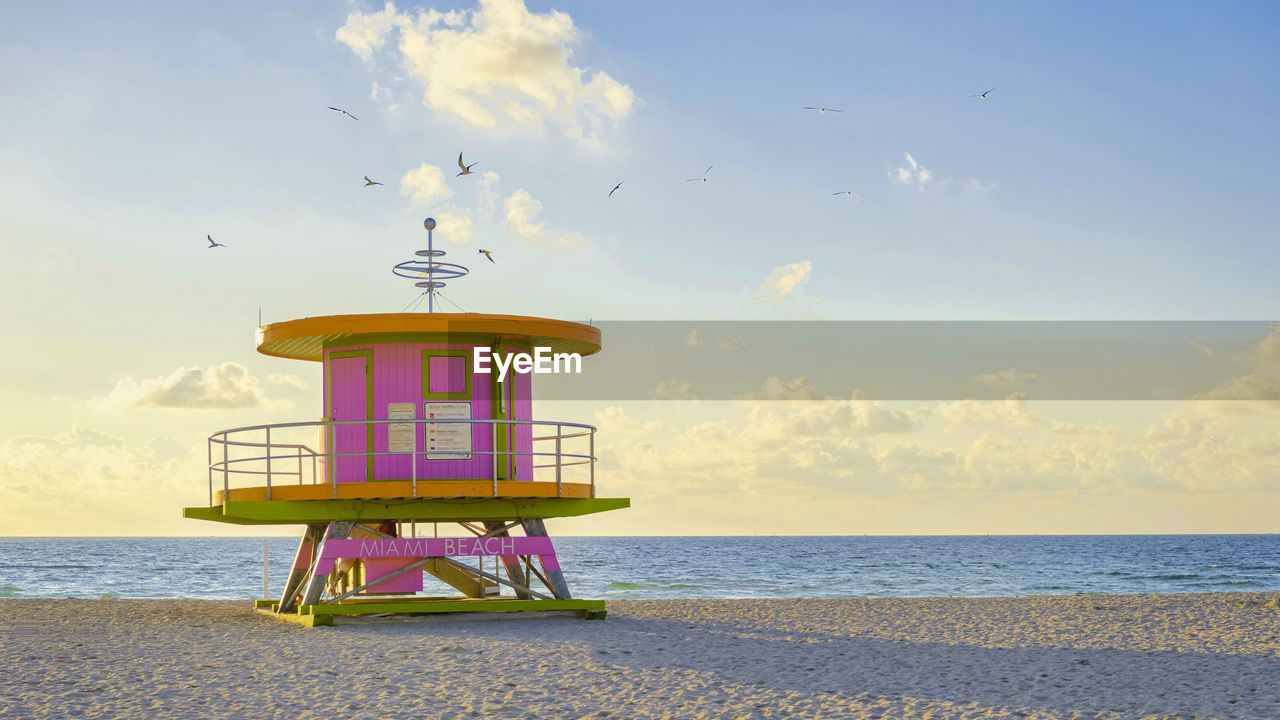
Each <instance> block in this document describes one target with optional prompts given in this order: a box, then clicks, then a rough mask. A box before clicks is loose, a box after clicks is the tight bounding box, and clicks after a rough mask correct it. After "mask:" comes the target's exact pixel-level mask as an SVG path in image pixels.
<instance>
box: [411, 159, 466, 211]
mask: <svg viewBox="0 0 1280 720" xmlns="http://www.w3.org/2000/svg"><path fill="white" fill-rule="evenodd" d="M400 194H401V195H408V196H410V197H412V198H413V199H414V200H416V201H417V202H419V203H421V204H423V205H430V204H431V203H432V202H433V201H435V200H439V199H441V198H447V197H452V196H453V191H452V190H450V189H449V186H448V185H446V184H445V180H444V171H443V170H441V169H440V168H438V167H436V166H435V165H428V164H427V163H422V164H421V165H419V166H418V167H417V168H414V169H413V170H410V171H409V172H407V173H405V174H404V176H403V177H401V178H400Z"/></svg>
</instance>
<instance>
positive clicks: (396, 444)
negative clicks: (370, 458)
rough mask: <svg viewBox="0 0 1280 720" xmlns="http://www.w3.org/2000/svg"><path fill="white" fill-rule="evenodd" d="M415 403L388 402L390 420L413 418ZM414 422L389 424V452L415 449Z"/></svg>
mask: <svg viewBox="0 0 1280 720" xmlns="http://www.w3.org/2000/svg"><path fill="white" fill-rule="evenodd" d="M413 411H414V404H413V403H411V402H407V403H387V419H388V420H413V419H414V415H413ZM413 441H414V432H413V423H397V422H393V423H388V424H387V452H393V453H411V452H413V450H414V447H413V445H414V443H413Z"/></svg>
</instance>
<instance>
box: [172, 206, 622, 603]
mask: <svg viewBox="0 0 1280 720" xmlns="http://www.w3.org/2000/svg"><path fill="white" fill-rule="evenodd" d="M424 224H425V226H426V228H427V249H425V250H419V251H417V253H416V255H417V257H416V258H415V259H413V260H410V261H407V262H403V263H400V264H399V265H397V266H396V267H395V269H394V272H395V274H396V275H398V276H400V277H405V278H409V279H411V280H414V281H415V285H416V286H417V287H418V288H420V289H422V291H423V295H424V296H425V297H426V299H427V312H425V313H415V312H409V313H390V314H370V315H334V316H326V317H312V318H304V319H301V320H289V321H285V322H278V323H270V324H267V325H263V326H261V327H259V328H258V334H257V346H258V352H261V353H263V354H266V355H273V356H276V357H283V358H292V359H296V360H311V361H314V362H320V363H323V365H324V398H323V408H324V411H323V412H324V417H323V418H322V419H320V420H315V421H306V422H294V423H282V424H274V425H257V426H251V427H242V428H234V429H231V430H223V431H220V432H216V433H214V434H212V435H211V436H210V437H209V505H208V507H188V508H184V509H183V516H184V517H188V518H196V519H200V520H211V521H215V522H225V523H234V524H239V525H280V524H298V525H302V526H303V527H304V529H303V531H302V539H301V542H300V543H299V545H298V551H297V554H296V556H295V558H294V562H293V567H292V571H291V572H290V574H289V577H288V580H287V581H286V583H285V586H284V588H283V591H282V593H281V595H280V597H279V599H278V600H277V599H272V600H260V601H257V602H256V604H255V606H256V607H257V608H258V609H259V610H261V611H263V612H268V613H271V614H273V615H275V616H277V617H280V618H283V619H289V620H294V621H297V622H300V623H302V624H304V625H308V626H313V625H329V624H332V623H333V618H334V616H341V615H359V614H370V613H436V612H472V611H489V612H511V611H520V610H568V611H574V612H577V613H579V614H581V615H582V616H583V617H587V618H603V617H604V616H605V605H604V601H603V600H582V599H576V598H573V597H572V596H571V594H570V592H569V587H568V584H567V583H566V582H565V577H564V573H563V572H562V570H561V567H560V564H559V562H558V559H557V557H556V552H555V549H554V547H553V545H552V541H551V538H550V537H549V536H548V534H547V529H546V524H545V522H544V520H545V519H546V518H558V517H569V516H576V515H586V514H590V513H597V512H604V511H607V510H616V509H620V508H625V507H628V506H629V505H630V501H629V500H628V499H627V498H600V497H596V485H595V432H596V429H595V428H594V427H591V426H590V425H586V424H582V423H574V422H564V421H551V420H535V419H534V415H533V377H532V374H531V373H530V372H527V371H526V372H517V370H518V369H520V368H522V367H523V368H525V369H526V370H527V362H523V363H522V362H520V361H519V360H518V359H519V358H520V357H521V356H529V357H533V356H538V355H539V354H542V356H543V357H545V358H546V359H547V360H546V362H548V363H550V364H551V366H552V367H555V366H556V365H557V364H558V363H560V362H562V361H563V363H565V365H566V366H568V365H569V364H570V363H572V362H574V358H575V357H576V358H577V362H578V363H580V362H581V357H584V356H587V355H591V354H593V353H596V352H598V351H599V350H600V331H599V330H598V329H597V328H595V327H593V326H591V325H583V324H580V323H573V322H565V321H562V320H551V319H546V318H537V317H525V316H519V315H487V314H475V313H438V312H435V296H436V295H437V294H438V292H439V290H440V288H442V287H444V286H445V283H446V281H448V280H451V279H455V278H460V277H463V276H465V275H466V274H467V273H468V270H467V268H465V267H463V266H461V265H456V264H453V263H447V262H443V261H442V260H440V258H441V257H443V256H444V254H445V253H444V251H442V250H436V249H435V248H434V247H433V245H432V239H431V231H432V230H433V229H434V228H435V221H434V220H432V219H430V218H428V219H427V221H426V222H425V223H424ZM477 356H480V360H481V362H480V363H479V364H477V362H476V359H477ZM513 361H514V362H513ZM500 364H505V365H507V366H508V367H509V368H510V370H509V371H508V372H507V374H506V375H505V377H503V376H502V375H501V374H500V373H499V371H498V366H499V365H500ZM485 366H487V368H488V369H490V372H488V373H484V372H478V371H477V369H478V368H481V367H485ZM450 528H453V529H450ZM457 528H461V533H462V534H461V535H458V534H452V535H450V534H447V533H456V532H457ZM442 530H445V531H447V532H446V534H442V532H441V531H442ZM428 576H430V577H434V578H436V579H438V580H439V581H441V582H442V583H443V585H440V588H441V589H447V588H446V586H447V587H451V588H453V589H454V590H455V591H457V592H458V593H460V595H455V596H442V595H439V594H428V591H427V590H425V589H424V588H425V586H424V579H425V578H426V577H428Z"/></svg>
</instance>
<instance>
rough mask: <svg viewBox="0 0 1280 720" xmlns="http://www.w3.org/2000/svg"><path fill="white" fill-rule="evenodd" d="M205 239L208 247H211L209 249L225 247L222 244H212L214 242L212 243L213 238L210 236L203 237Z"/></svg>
mask: <svg viewBox="0 0 1280 720" xmlns="http://www.w3.org/2000/svg"><path fill="white" fill-rule="evenodd" d="M205 237H207V238H209V247H211V248H216V247H226V245H223V244H222V243H220V242H214V241H213V236H212V235H205Z"/></svg>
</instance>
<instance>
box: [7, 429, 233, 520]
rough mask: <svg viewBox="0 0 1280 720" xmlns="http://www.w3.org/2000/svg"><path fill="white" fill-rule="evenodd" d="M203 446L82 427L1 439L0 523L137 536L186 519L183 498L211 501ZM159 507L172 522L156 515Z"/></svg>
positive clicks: (188, 501)
mask: <svg viewBox="0 0 1280 720" xmlns="http://www.w3.org/2000/svg"><path fill="white" fill-rule="evenodd" d="M204 452H205V451H204V446H203V444H201V446H200V447H199V449H198V452H197V451H196V449H195V448H190V449H189V448H186V447H184V446H182V445H181V444H179V443H177V442H175V441H173V440H171V439H167V438H160V439H154V440H152V441H150V442H148V443H145V444H142V445H131V444H129V443H127V442H125V440H124V439H122V438H118V437H112V436H109V435H106V434H104V433H100V432H97V431H94V430H91V429H88V428H85V427H83V426H81V425H78V424H77V425H74V426H73V427H72V429H71V431H70V432H66V433H60V434H57V435H53V436H28V437H18V438H13V439H10V440H8V441H6V442H4V443H0V523H3V524H4V527H5V528H6V530H7V531H8V532H9V533H10V534H18V535H24V534H25V535H45V534H49V533H50V532H51V526H50V525H49V523H50V521H55V522H56V524H55V526H54V529H55V530H56V532H57V533H58V534H68V535H101V534H128V533H134V534H136V533H137V532H138V530H139V529H142V530H144V531H151V530H152V529H153V528H155V527H156V526H157V524H160V525H161V526H166V527H167V529H169V530H170V531H174V530H177V529H178V528H180V527H181V523H184V522H190V521H182V520H180V519H178V518H177V517H176V509H177V508H178V507H181V505H182V504H184V503H185V504H189V505H195V504H203V503H204V502H207V487H208V485H207V482H206V476H205V473H204V472H202V471H201V469H200V468H201V467H202V466H203V465H204V464H205V457H204ZM161 513H164V514H165V517H167V518H173V519H174V522H164V521H158V520H157V516H158V515H159V514H161Z"/></svg>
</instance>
